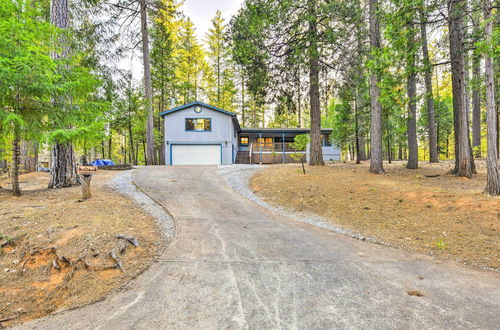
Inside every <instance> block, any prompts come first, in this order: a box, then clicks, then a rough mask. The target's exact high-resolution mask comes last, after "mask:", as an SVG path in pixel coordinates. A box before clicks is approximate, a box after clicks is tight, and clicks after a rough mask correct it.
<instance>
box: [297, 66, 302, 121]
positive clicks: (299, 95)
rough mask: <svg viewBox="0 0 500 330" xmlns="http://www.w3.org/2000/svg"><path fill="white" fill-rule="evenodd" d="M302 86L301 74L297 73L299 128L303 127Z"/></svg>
mask: <svg viewBox="0 0 500 330" xmlns="http://www.w3.org/2000/svg"><path fill="white" fill-rule="evenodd" d="M300 89H301V86H300V73H299V72H297V127H298V128H301V127H302V103H301V101H302V93H301V90H300Z"/></svg>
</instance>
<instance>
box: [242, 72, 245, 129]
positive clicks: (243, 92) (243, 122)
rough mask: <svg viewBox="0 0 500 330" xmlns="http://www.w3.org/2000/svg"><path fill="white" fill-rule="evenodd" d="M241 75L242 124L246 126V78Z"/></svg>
mask: <svg viewBox="0 0 500 330" xmlns="http://www.w3.org/2000/svg"><path fill="white" fill-rule="evenodd" d="M243 77H244V76H243V75H241V126H242V127H246V126H245V79H244V78H243Z"/></svg>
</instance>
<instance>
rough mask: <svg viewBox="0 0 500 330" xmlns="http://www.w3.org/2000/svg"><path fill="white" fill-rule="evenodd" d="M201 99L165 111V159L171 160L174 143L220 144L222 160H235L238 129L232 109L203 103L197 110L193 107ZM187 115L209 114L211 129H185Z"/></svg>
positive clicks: (191, 116)
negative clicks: (223, 109) (221, 109)
mask: <svg viewBox="0 0 500 330" xmlns="http://www.w3.org/2000/svg"><path fill="white" fill-rule="evenodd" d="M196 105H199V103H193V104H192V105H190V106H185V107H182V109H177V110H175V111H173V110H169V111H165V112H163V116H164V123H165V163H166V164H169V165H170V164H172V155H171V152H170V151H171V145H175V144H198V145H200V144H209V145H210V144H211V145H214V144H217V145H220V146H221V164H233V162H234V156H233V148H234V146H237V132H236V128H235V125H234V123H233V116H231V115H228V114H231V113H230V112H227V111H224V112H221V111H218V110H213V109H212V108H209V107H206V106H202V111H201V112H200V113H196V112H195V111H194V107H195V106H196ZM186 118H210V119H211V130H210V131H186V129H185V127H186V126H185V123H186Z"/></svg>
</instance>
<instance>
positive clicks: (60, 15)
mask: <svg viewBox="0 0 500 330" xmlns="http://www.w3.org/2000/svg"><path fill="white" fill-rule="evenodd" d="M50 22H51V23H52V24H53V25H54V26H55V27H57V28H59V29H66V28H68V24H69V13H68V0H51V2H50ZM59 43H60V44H61V46H62V48H63V52H62V54H58V53H55V52H54V53H52V57H53V58H55V59H58V58H61V57H64V56H65V53H66V52H67V49H65V48H66V45H64V43H65V42H64V40H63V39H62V40H59ZM63 102H64V101H63ZM50 153H51V156H50V158H51V163H50V181H49V186H48V187H49V189H56V188H63V187H70V186H74V185H76V184H78V183H79V178H78V175H77V174H76V160H75V154H74V152H73V145H72V144H71V143H69V142H65V143H59V142H56V144H55V145H54V146H53V147H52V150H51V152H50Z"/></svg>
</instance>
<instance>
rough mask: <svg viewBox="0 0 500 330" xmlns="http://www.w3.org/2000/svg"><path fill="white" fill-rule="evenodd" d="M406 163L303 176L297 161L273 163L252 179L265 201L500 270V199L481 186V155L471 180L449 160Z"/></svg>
mask: <svg viewBox="0 0 500 330" xmlns="http://www.w3.org/2000/svg"><path fill="white" fill-rule="evenodd" d="M404 165H405V164H404V163H402V162H396V163H394V164H385V165H384V166H385V169H386V172H387V175H374V174H371V173H369V172H368V167H369V164H366V163H365V164H361V165H355V164H335V165H328V166H325V167H308V168H307V175H303V174H302V173H301V170H300V169H299V168H298V167H297V165H276V166H271V167H269V168H267V169H265V170H264V171H261V172H258V173H257V174H256V175H255V176H254V177H253V178H252V180H251V186H252V189H253V191H254V192H255V193H256V194H257V196H259V197H260V198H262V199H263V200H265V201H267V202H270V203H273V204H276V205H280V206H284V207H287V208H290V209H292V210H294V211H299V212H306V213H313V214H317V215H320V216H323V217H325V218H326V219H328V220H329V221H330V222H331V223H332V224H335V225H338V226H341V227H344V228H346V229H350V230H352V231H354V232H358V233H360V234H362V235H364V236H368V237H373V238H375V239H377V240H379V241H382V242H385V243H387V244H389V245H391V246H395V247H399V248H402V249H406V250H410V251H416V252H419V253H424V254H428V255H435V256H438V257H439V258H443V259H453V260H457V261H459V262H462V263H465V264H470V265H473V266H476V267H480V268H488V269H493V270H497V271H498V270H500V235H499V232H500V199H499V198H498V197H489V196H487V195H485V194H483V193H482V191H483V189H484V186H485V184H486V170H485V167H484V162H482V161H478V164H477V166H478V172H479V174H478V175H477V176H476V177H475V178H474V179H472V180H469V179H462V178H456V177H455V176H453V175H450V174H448V171H449V170H450V169H451V167H452V166H453V165H452V163H450V162H443V163H440V164H425V163H422V164H421V168H420V169H418V170H407V169H405V168H404ZM436 175H438V176H436Z"/></svg>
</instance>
